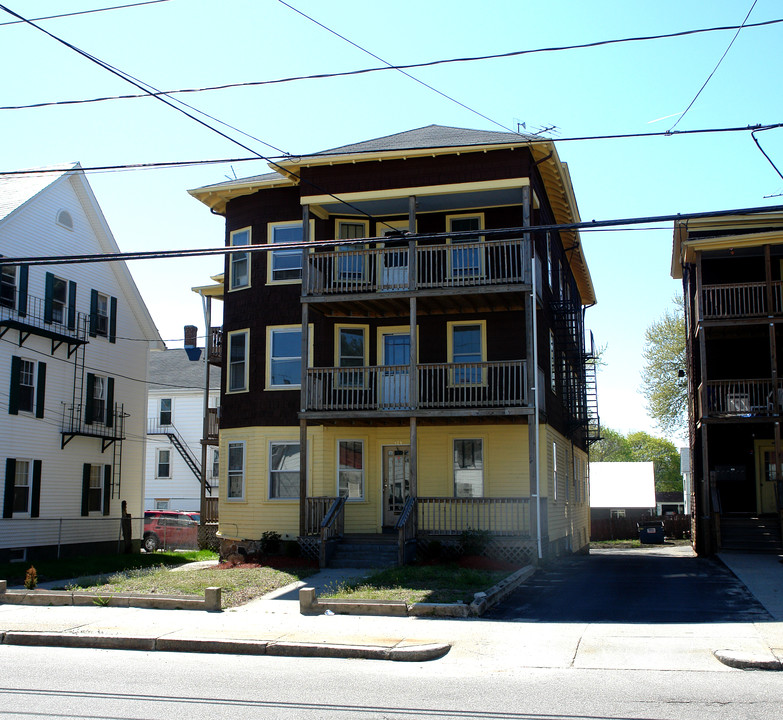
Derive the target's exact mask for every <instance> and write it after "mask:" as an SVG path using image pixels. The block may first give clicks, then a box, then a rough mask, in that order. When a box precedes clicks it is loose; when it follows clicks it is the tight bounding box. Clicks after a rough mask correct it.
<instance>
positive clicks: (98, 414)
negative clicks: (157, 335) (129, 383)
mask: <svg viewBox="0 0 783 720" xmlns="http://www.w3.org/2000/svg"><path fill="white" fill-rule="evenodd" d="M94 377H95V380H94V382H93V392H92V417H93V419H94V420H97V421H98V422H104V420H105V418H106V378H105V377H102V376H101V375H95V376H94Z"/></svg>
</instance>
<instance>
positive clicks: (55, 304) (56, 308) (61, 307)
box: [52, 277, 68, 325]
mask: <svg viewBox="0 0 783 720" xmlns="http://www.w3.org/2000/svg"><path fill="white" fill-rule="evenodd" d="M67 310H68V281H67V280H63V279H62V278H58V277H55V278H54V279H53V280H52V322H55V323H59V324H60V325H64V324H65V319H66V317H67V314H66V313H67Z"/></svg>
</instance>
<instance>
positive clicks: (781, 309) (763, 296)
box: [702, 280, 783, 320]
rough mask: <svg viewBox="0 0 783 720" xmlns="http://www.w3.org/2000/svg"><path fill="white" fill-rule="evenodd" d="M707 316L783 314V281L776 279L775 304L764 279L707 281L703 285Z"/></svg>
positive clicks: (720, 318) (705, 313)
mask: <svg viewBox="0 0 783 720" xmlns="http://www.w3.org/2000/svg"><path fill="white" fill-rule="evenodd" d="M702 294H703V296H704V302H703V304H702V309H703V312H704V319H705V320H722V319H730V318H743V317H766V316H768V315H780V314H783V282H781V281H778V280H776V281H775V282H773V283H772V307H769V303H768V301H767V285H766V283H764V282H750V283H730V284H728V283H727V284H721V285H705V286H704V287H703V288H702Z"/></svg>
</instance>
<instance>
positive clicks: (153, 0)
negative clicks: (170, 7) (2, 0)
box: [0, 0, 170, 27]
mask: <svg viewBox="0 0 783 720" xmlns="http://www.w3.org/2000/svg"><path fill="white" fill-rule="evenodd" d="M163 2H170V0H146V2H137V3H129V4H127V5H114V6H112V7H103V8H95V9H94V10H78V11H76V12H69V13H60V14H59V15H45V16H43V17H37V18H30V19H31V20H32V21H33V22H39V21H41V20H57V19H59V18H66V17H75V16H77V15H90V14H92V13H99V12H107V11H109V10H124V9H125V8H133V7H139V6H141V5H157V4H158V3H163ZM24 22H25V21H24V20H7V21H6V22H0V27H2V26H3V25H20V24H22V23H24Z"/></svg>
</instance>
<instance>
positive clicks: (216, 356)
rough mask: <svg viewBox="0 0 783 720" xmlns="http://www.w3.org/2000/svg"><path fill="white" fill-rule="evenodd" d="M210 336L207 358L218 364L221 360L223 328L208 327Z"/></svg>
mask: <svg viewBox="0 0 783 720" xmlns="http://www.w3.org/2000/svg"><path fill="white" fill-rule="evenodd" d="M209 332H210V334H211V336H212V338H211V340H212V341H211V343H210V346H209V357H208V358H207V360H208V361H209V362H210V363H212V364H213V365H220V364H221V363H222V362H223V328H222V327H213V328H210V329H209Z"/></svg>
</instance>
